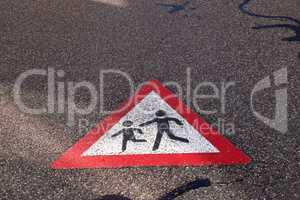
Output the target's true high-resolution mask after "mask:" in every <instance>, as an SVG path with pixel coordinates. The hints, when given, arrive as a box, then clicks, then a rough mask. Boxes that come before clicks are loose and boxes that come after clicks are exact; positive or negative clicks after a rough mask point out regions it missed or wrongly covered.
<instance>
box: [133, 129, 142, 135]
mask: <svg viewBox="0 0 300 200" xmlns="http://www.w3.org/2000/svg"><path fill="white" fill-rule="evenodd" d="M133 130H134V131H137V132H138V133H139V134H141V135H142V134H144V133H143V131H142V130H141V129H139V128H134V129H133Z"/></svg>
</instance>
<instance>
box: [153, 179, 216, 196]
mask: <svg viewBox="0 0 300 200" xmlns="http://www.w3.org/2000/svg"><path fill="white" fill-rule="evenodd" d="M210 185H211V183H210V180H209V179H197V180H195V181H192V182H189V183H187V184H185V185H183V186H180V187H178V188H176V189H174V190H172V191H171V192H168V193H167V194H165V195H164V196H162V197H160V198H159V200H171V199H175V198H176V197H178V196H181V195H183V194H185V193H187V192H189V191H191V190H195V189H198V188H202V187H208V186H210Z"/></svg>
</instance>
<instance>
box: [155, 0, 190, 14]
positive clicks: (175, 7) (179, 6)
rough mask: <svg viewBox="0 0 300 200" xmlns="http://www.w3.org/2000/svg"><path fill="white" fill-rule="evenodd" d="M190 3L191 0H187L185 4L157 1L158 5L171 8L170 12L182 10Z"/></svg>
mask: <svg viewBox="0 0 300 200" xmlns="http://www.w3.org/2000/svg"><path fill="white" fill-rule="evenodd" d="M188 4H190V1H186V2H184V3H183V4H166V3H157V4H156V5H158V6H162V7H165V8H168V9H169V11H168V12H169V13H170V14H174V13H176V12H179V11H182V10H185V9H186V6H187V5H188Z"/></svg>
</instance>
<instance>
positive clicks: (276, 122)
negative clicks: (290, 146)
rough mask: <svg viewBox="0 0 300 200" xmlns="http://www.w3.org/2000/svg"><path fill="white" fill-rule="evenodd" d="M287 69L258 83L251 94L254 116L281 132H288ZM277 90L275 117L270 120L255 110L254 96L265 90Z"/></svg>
mask: <svg viewBox="0 0 300 200" xmlns="http://www.w3.org/2000/svg"><path fill="white" fill-rule="evenodd" d="M287 84H288V78H287V68H282V69H280V70H278V71H276V72H274V73H273V74H272V76H267V77H265V78H263V79H262V80H260V81H259V82H257V83H256V85H255V86H254V88H253V90H252V92H251V109H252V112H253V114H254V115H255V116H256V117H257V118H258V119H259V120H260V121H262V122H264V123H265V124H266V125H268V126H269V127H271V128H273V129H275V130H277V131H279V132H281V133H286V132H287V131H288V100H287V99H288V91H287ZM267 89H268V90H269V89H275V102H276V103H275V117H274V119H270V118H268V117H265V116H263V115H262V114H261V113H259V112H257V111H256V110H255V108H254V104H253V99H254V94H256V93H257V92H260V91H263V90H267Z"/></svg>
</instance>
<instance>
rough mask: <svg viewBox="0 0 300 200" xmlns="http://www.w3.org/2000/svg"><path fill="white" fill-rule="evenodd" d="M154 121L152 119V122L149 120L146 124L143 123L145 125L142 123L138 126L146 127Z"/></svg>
mask: <svg viewBox="0 0 300 200" xmlns="http://www.w3.org/2000/svg"><path fill="white" fill-rule="evenodd" d="M155 121H156V120H155V119H153V120H150V121H148V122H145V123H142V124H140V126H141V127H143V126H147V125H149V124H152V123H154V122H155Z"/></svg>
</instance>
